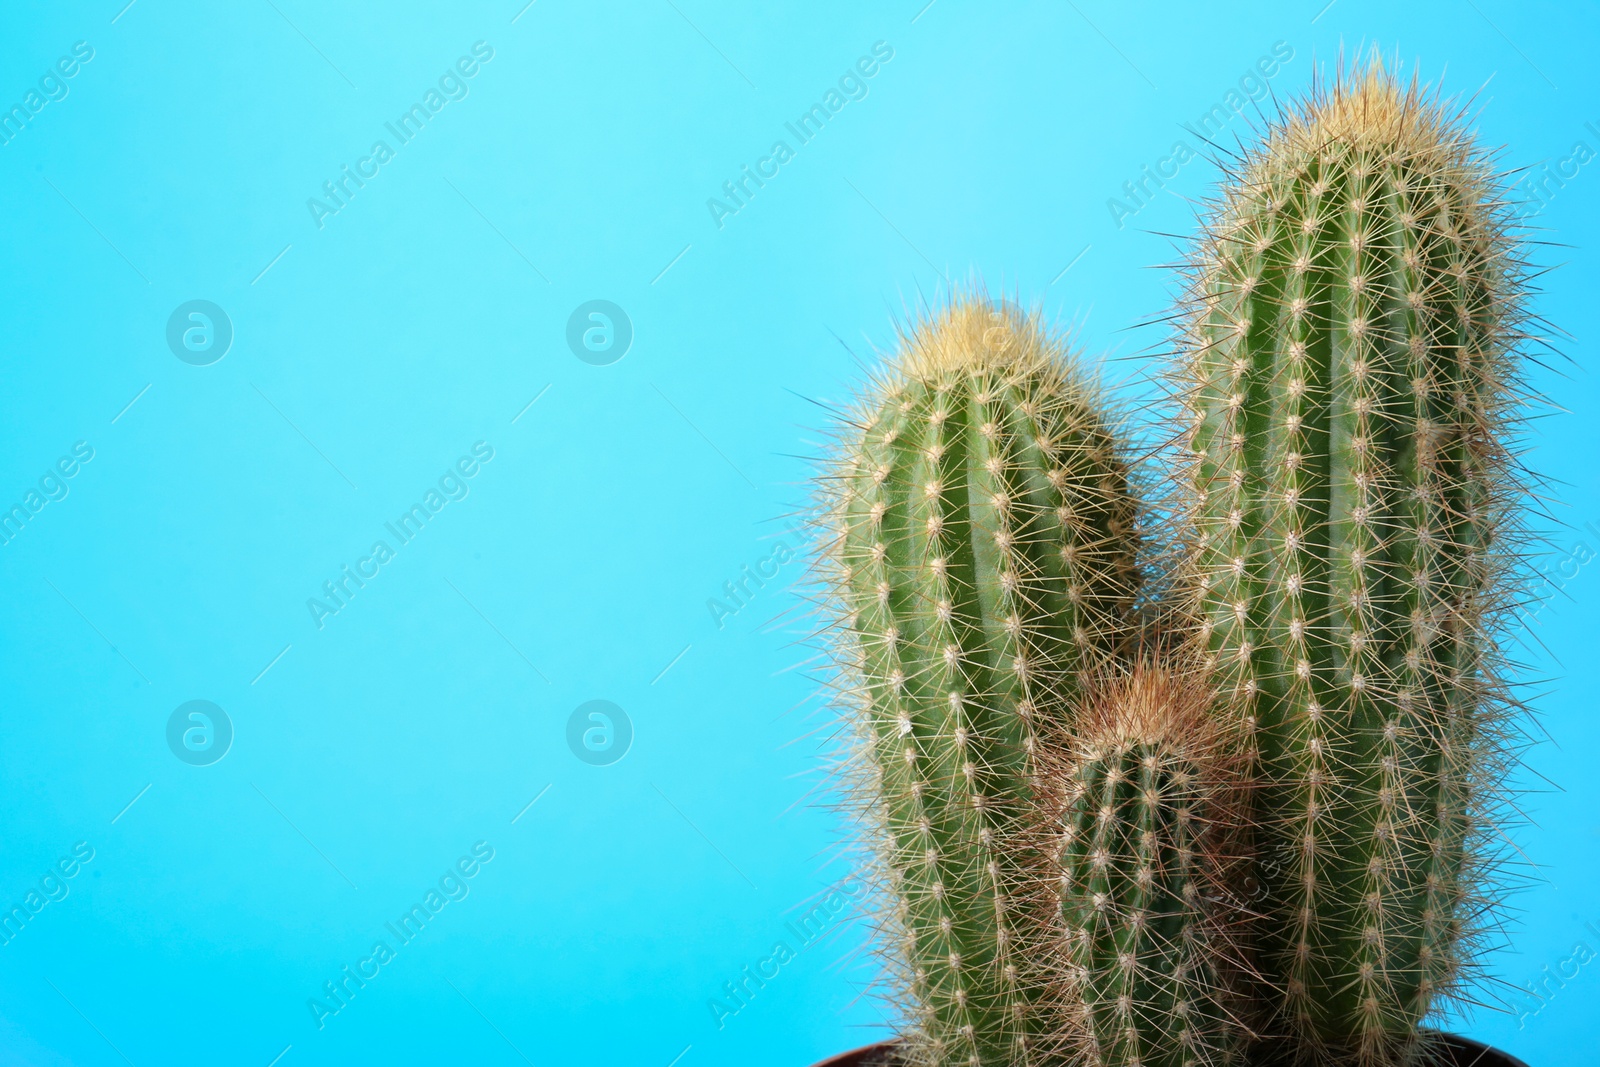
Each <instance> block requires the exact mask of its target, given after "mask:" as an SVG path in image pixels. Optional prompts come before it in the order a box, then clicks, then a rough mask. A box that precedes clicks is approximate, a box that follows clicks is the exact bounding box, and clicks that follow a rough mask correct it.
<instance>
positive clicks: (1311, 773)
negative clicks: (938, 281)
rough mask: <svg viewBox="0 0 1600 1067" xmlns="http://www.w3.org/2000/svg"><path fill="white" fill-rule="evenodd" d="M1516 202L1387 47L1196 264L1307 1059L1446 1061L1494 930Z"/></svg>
mask: <svg viewBox="0 0 1600 1067" xmlns="http://www.w3.org/2000/svg"><path fill="white" fill-rule="evenodd" d="M1502 192H1503V189H1502V187H1501V186H1500V184H1499V180H1498V179H1497V178H1496V177H1495V176H1494V174H1493V172H1492V170H1491V166H1490V162H1489V160H1488V158H1487V157H1486V156H1485V154H1484V153H1483V151H1482V150H1481V149H1480V148H1479V147H1478V146H1477V144H1476V143H1475V141H1474V140H1473V138H1472V137H1471V135H1470V133H1469V132H1468V130H1467V128H1466V124H1465V119H1464V118H1463V116H1461V115H1459V114H1455V113H1452V112H1451V111H1449V110H1447V108H1446V107H1445V105H1443V104H1442V103H1441V102H1440V101H1439V100H1438V98H1437V97H1436V96H1427V95H1425V94H1424V93H1423V92H1422V91H1421V90H1420V89H1419V88H1418V85H1417V82H1416V80H1415V79H1414V78H1413V80H1412V81H1411V84H1410V86H1409V87H1408V88H1403V87H1402V86H1401V85H1400V84H1399V83H1398V81H1397V79H1396V78H1395V76H1394V74H1393V73H1392V72H1391V71H1389V70H1386V69H1385V68H1384V66H1383V64H1382V62H1381V61H1380V60H1379V59H1378V58H1377V57H1376V56H1374V58H1373V59H1372V60H1371V61H1370V62H1369V63H1368V64H1366V65H1364V66H1359V67H1358V68H1357V69H1355V70H1353V71H1351V72H1349V73H1348V74H1345V75H1343V76H1341V77H1340V78H1338V79H1336V80H1335V82H1334V83H1333V84H1331V85H1324V86H1323V87H1321V88H1319V89H1314V90H1313V92H1312V94H1311V96H1310V98H1309V99H1308V100H1306V101H1305V102H1303V103H1301V104H1299V105H1295V106H1293V107H1291V108H1290V109H1288V110H1287V111H1286V112H1285V115H1284V117H1283V119H1282V120H1281V121H1279V122H1276V123H1274V124H1272V125H1271V127H1270V128H1269V130H1268V131H1267V136H1266V137H1265V139H1264V144H1263V145H1262V146H1261V147H1259V148H1258V149H1256V150H1253V151H1251V152H1249V153H1248V154H1247V155H1246V156H1245V157H1244V158H1243V160H1242V161H1241V162H1240V165H1239V167H1238V169H1237V171H1236V174H1235V176H1234V179H1233V180H1232V181H1231V182H1230V183H1229V184H1228V185H1227V186H1225V190H1224V194H1223V197H1222V199H1221V202H1220V203H1219V204H1218V205H1217V210H1216V213H1215V215H1214V217H1213V221H1212V223H1211V225H1210V228H1209V230H1208V232H1207V233H1206V234H1205V235H1204V236H1203V238H1202V240H1201V242H1200V244H1199V246H1198V252H1197V255H1196V257H1195V259H1194V261H1193V263H1192V270H1191V274H1190V279H1191V284H1192V286H1193V288H1192V291H1191V293H1190V299H1191V305H1192V320H1191V327H1192V344H1191V346H1190V358H1189V359H1188V361H1187V366H1186V367H1185V369H1184V370H1183V371H1182V372H1181V375H1180V384H1181V386H1182V389H1183V391H1184V392H1185V393H1186V395H1187V401H1188V404H1189V406H1190V408H1191V414H1192V424H1191V429H1190V436H1189V441H1188V444H1189V447H1190V448H1191V449H1192V450H1193V468H1192V482H1193V487H1194V501H1195V502H1194V510H1195V520H1194V522H1195V525H1194V532H1195V542H1196V552H1195V561H1196V568H1195V578H1196V596H1197V598H1198V603H1199V610H1200V618H1201V626H1202V630H1203V633H1204V635H1205V637H1206V640H1207V642H1208V644H1209V648H1210V650H1211V653H1212V655H1213V657H1214V663H1215V666H1216V668H1217V670H1218V672H1219V673H1218V683H1219V684H1220V685H1221V686H1222V687H1223V688H1224V689H1225V690H1226V693H1227V699H1228V700H1229V701H1230V703H1231V705H1232V706H1233V707H1234V708H1236V709H1237V711H1238V714H1239V715H1240V716H1241V719H1242V721H1243V723H1244V724H1245V727H1246V729H1247V730H1248V731H1249V739H1248V742H1247V746H1246V747H1247V749H1248V752H1249V755H1250V756H1251V757H1252V758H1253V759H1254V765H1255V768H1256V773H1257V775H1258V777H1259V784H1258V788H1257V789H1256V791H1255V800H1256V803H1255V819H1256V821H1257V823H1258V825H1259V833H1260V838H1261V840H1260V848H1261V851H1262V854H1263V856H1267V855H1270V856H1272V857H1273V858H1274V862H1267V863H1263V864H1262V866H1261V871H1262V872H1263V878H1264V881H1265V893H1264V900H1263V902H1262V905H1261V907H1262V910H1263V913H1264V915H1263V921H1262V922H1261V923H1260V924H1259V926H1260V929H1261V931H1262V936H1261V941H1260V944H1259V952H1260V956H1261V964H1262V967H1263V970H1264V971H1265V972H1266V974H1267V977H1268V978H1269V979H1270V980H1271V981H1272V982H1273V984H1274V985H1275V987H1276V991H1275V993H1274V995H1273V998H1272V999H1273V1004H1272V1005H1271V1007H1272V1010H1273V1011H1274V1012H1275V1018H1274V1027H1275V1029H1276V1030H1278V1031H1279V1032H1280V1033H1282V1034H1283V1035H1285V1036H1286V1037H1287V1038H1288V1040H1287V1041H1286V1042H1283V1043H1281V1044H1275V1048H1284V1049H1287V1052H1286V1053H1277V1052H1274V1053H1272V1054H1273V1055H1284V1056H1285V1058H1287V1059H1289V1060H1291V1061H1293V1062H1297V1063H1323V1064H1332V1063H1339V1064H1353V1065H1362V1067H1377V1065H1380V1064H1394V1063H1401V1062H1406V1061H1407V1058H1408V1057H1412V1056H1415V1055H1419V1054H1420V1053H1421V1051H1422V1050H1420V1049H1419V1047H1418V1045H1417V1040H1418V1036H1417V1035H1418V1033H1419V1031H1418V1024H1419V1023H1420V1022H1421V1021H1422V1020H1423V1019H1424V1017H1425V1016H1427V1015H1428V1014H1429V1013H1430V1012H1433V1011H1436V1010H1438V1009H1439V1008H1440V1007H1441V1005H1442V1004H1443V1003H1444V1002H1445V999H1447V998H1449V997H1450V996H1453V995H1456V994H1457V993H1458V991H1459V990H1460V988H1461V983H1462V981H1463V979H1464V978H1465V977H1468V976H1469V973H1470V971H1471V970H1472V967H1473V964H1474V961H1475V958H1476V955H1477V947H1478V944H1479V939H1480V937H1481V936H1482V933H1483V931H1484V930H1486V929H1487V928H1488V923H1487V922H1486V918H1485V915H1484V914H1483V913H1484V910H1485V909H1486V908H1488V907H1490V906H1491V905H1490V903H1489V898H1488V897H1486V895H1485V894H1483V893H1482V892H1481V891H1479V889H1478V888H1477V887H1478V886H1479V885H1480V883H1481V880H1482V879H1483V878H1484V877H1486V876H1487V875H1488V873H1490V869H1491V867H1492V863H1493V860H1494V858H1495V857H1494V855H1493V853H1492V850H1491V849H1490V848H1489V846H1488V845H1487V844H1486V843H1485V839H1486V838H1487V836H1488V828H1487V826H1486V819H1487V817H1488V816H1490V815H1491V814H1493V813H1494V811H1495V808H1496V804H1497V797H1498V794H1497V792H1496V790H1497V788H1498V781H1499V780H1500V777H1501V772H1502V771H1503V768H1504V765H1505V763H1506V762H1507V756H1506V751H1507V750H1506V736H1507V731H1508V730H1509V729H1511V728H1513V724H1514V719H1513V718H1512V717H1511V716H1512V713H1513V712H1514V711H1515V710H1516V708H1515V703H1514V701H1513V700H1512V699H1511V697H1510V696H1509V695H1508V691H1507V689H1506V687H1505V684H1504V682H1503V681H1502V680H1501V673H1502V670H1503V659H1502V655H1501V653H1500V651H1499V649H1498V647H1497V644H1496V639H1495V638H1496V634H1497V632H1498V628H1499V627H1500V626H1501V625H1502V624H1503V621H1504V617H1505V613H1506V611H1507V609H1508V608H1509V607H1511V606H1512V599H1513V595H1514V593H1515V586H1516V582H1515V578H1516V573H1517V565H1518V563H1519V555H1520V553H1521V551H1522V548H1521V546H1522V545H1523V543H1524V542H1523V538H1522V530H1523V528H1522V526H1521V522H1520V519H1519V517H1518V512H1517V510H1516V509H1517V507H1518V505H1519V504H1520V502H1521V500H1522V498H1523V497H1524V496H1525V492H1526V488H1525V486H1526V477H1525V475H1524V473H1523V472H1522V470H1521V468H1520V466H1519V465H1518V463H1517V462H1516V459H1515V457H1514V455H1513V451H1512V448H1511V442H1512V438H1513V436H1514V434H1515V431H1516V427H1517V422H1516V419H1517V411H1518V406H1519V404H1520V403H1521V402H1522V400H1523V399H1525V396H1524V393H1523V391H1522V384H1521V382H1522V379H1521V370H1520V365H1519V359H1518V350H1519V347H1520V343H1521V341H1522V339H1523V335H1522V334H1521V333H1520V332H1519V330H1520V324H1521V321H1522V314H1523V313H1522V294H1523V292H1524V291H1525V281H1524V278H1525V270H1524V268H1523V266H1522V263H1521V260H1520V258H1519V253H1518V251H1517V246H1516V244H1515V243H1514V241H1513V240H1512V238H1511V234H1510V232H1509V227H1510V225H1511V219H1510V217H1509V213H1508V211H1507V210H1506V209H1505V208H1504V207H1503V206H1502V205H1501V202H1500V197H1501V193H1502Z"/></svg>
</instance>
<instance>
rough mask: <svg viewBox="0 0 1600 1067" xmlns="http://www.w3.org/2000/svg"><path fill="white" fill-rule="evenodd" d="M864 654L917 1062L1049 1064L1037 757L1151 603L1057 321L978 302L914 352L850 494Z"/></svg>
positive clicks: (849, 600) (873, 759)
mask: <svg viewBox="0 0 1600 1067" xmlns="http://www.w3.org/2000/svg"><path fill="white" fill-rule="evenodd" d="M831 483H832V486H833V490H832V492H833V494H834V498H833V500H832V501H831V503H830V508H831V511H832V523H831V525H832V528H833V530H834V533H835V536H836V537H837V541H836V544H835V548H834V550H833V557H832V558H833V563H834V565H835V567H836V570H837V574H836V575H835V576H834V580H835V581H836V582H837V585H838V588H837V589H836V593H837V595H838V596H839V598H840V600H841V601H842V607H843V610H844V612H845V615H846V621H847V625H846V627H845V633H844V635H843V641H842V647H845V648H848V649H849V650H850V651H848V652H847V653H845V656H846V665H847V668H848V670H849V675H850V676H851V677H853V678H854V679H855V681H854V683H853V685H854V696H855V698H856V699H854V700H853V703H854V704H856V705H857V706H858V707H859V708H860V716H859V720H858V727H859V729H860V733H861V734H862V740H863V744H864V755H865V756H866V757H867V758H866V760H865V763H866V771H865V777H864V781H863V789H864V790H865V796H863V797H862V798H861V799H862V800H863V801H864V804H863V807H864V809H865V810H866V811H867V812H868V813H869V815H870V817H871V818H873V819H874V820H875V821H877V822H878V824H879V826H878V831H877V833H878V837H879V838H880V849H881V851H880V855H879V857H878V859H879V862H880V866H881V868H882V873H883V876H884V883H885V885H886V888H887V889H888V890H889V892H890V894H891V897H892V898H893V899H894V901H895V906H894V908H893V911H894V913H895V914H894V917H893V923H894V930H895V931H896V937H897V943H896V944H894V945H891V946H889V949H888V951H889V955H890V957H891V959H892V960H894V961H896V962H897V964H898V970H899V971H900V972H901V974H900V978H901V979H902V980H903V984H904V986H905V990H904V991H905V993H906V994H907V1001H908V1003H906V1004H905V1005H904V1007H905V1009H906V1013H907V1015H908V1016H909V1022H910V1023H911V1029H910V1032H908V1034H907V1035H906V1036H907V1038H908V1045H909V1048H910V1054H911V1056H912V1058H913V1060H914V1061H917V1062H922V1063H937V1064H964V1065H989V1064H995V1065H1000V1064H1004V1065H1008V1067H1011V1065H1023V1064H1040V1063H1045V1062H1049V1060H1048V1055H1049V1052H1048V1047H1047V1046H1048V1044H1049V1036H1050V1033H1051V1024H1050V1023H1049V1021H1048V1019H1047V1015H1048V1011H1047V1009H1046V1006H1045V1005H1043V1004H1041V1000H1042V999H1043V997H1044V990H1045V988H1046V985H1047V984H1046V983H1044V982H1043V981H1042V980H1041V979H1040V967H1041V966H1042V965H1043V961H1042V960H1041V959H1040V958H1039V956H1038V955H1037V954H1036V953H1034V952H1032V951H1030V946H1031V945H1032V944H1034V943H1035V940H1036V934H1035V932H1033V929H1032V927H1030V918H1031V916H1030V913H1029V908H1028V906H1027V905H1026V902H1027V901H1028V900H1030V899H1031V898H1030V897H1029V894H1030V893H1031V892H1033V891H1034V890H1033V886H1034V883H1035V882H1036V880H1037V875H1036V873H1035V872H1036V870H1037V865H1036V861H1035V860H1034V859H1032V858H1031V856H1030V852H1029V849H1028V847H1027V846H1026V845H1025V844H1024V843H1023V842H1024V840H1025V839H1026V838H1027V834H1026V833H1025V828H1026V827H1027V825H1028V823H1029V820H1030V819H1032V818H1033V809H1032V803H1033V797H1034V792H1035V789H1034V779H1033V775H1034V773H1035V767H1036V762H1035V761H1036V754H1037V751H1038V748H1039V746H1040V744H1041V743H1042V742H1043V741H1044V740H1046V739H1048V738H1049V737H1050V736H1051V735H1052V733H1053V731H1055V730H1056V729H1057V726H1058V724H1059V723H1060V722H1061V720H1062V719H1063V718H1064V715H1065V711H1064V708H1065V701H1067V700H1069V699H1070V698H1071V696H1072V694H1073V692H1074V690H1075V686H1076V684H1077V683H1076V679H1077V678H1078V677H1079V675H1080V673H1081V672H1082V671H1083V670H1085V669H1088V668H1089V667H1090V666H1092V665H1096V664H1100V663H1104V662H1105V661H1106V660H1107V659H1108V658H1109V657H1111V656H1113V655H1115V654H1116V652H1117V649H1118V646H1119V645H1120V644H1121V642H1122V641H1123V639H1124V637H1125V630H1126V628H1127V626H1128V624H1129V613H1130V607H1131V603H1132V600H1133V597H1134V594H1135V592H1136V591H1137V585H1138V582H1137V576H1138V572H1137V570H1136V565H1135V557H1136V547H1135V537H1134V528H1133V527H1134V518H1135V505H1134V499H1133V497H1132V495H1131V493H1130V489H1129V485H1128V473H1127V468H1126V465H1125V462H1124V459H1123V457H1122V455H1121V449H1120V447H1119V445H1118V442H1117V439H1116V438H1115V436H1114V434H1113V431H1112V429H1111V428H1110V426H1109V425H1108V424H1107V422H1106V420H1105V417H1104V416H1103V414H1102V413H1101V411H1100V409H1099V406H1098V404H1097V396H1096V393H1095V391H1094V390H1093V389H1092V388H1090V387H1089V385H1088V384H1087V383H1086V381H1085V380H1084V379H1083V378H1082V377H1081V375H1080V373H1079V372H1078V371H1077V370H1076V369H1075V368H1074V366H1073V365H1072V363H1071V361H1070V360H1069V359H1068V358H1067V356H1066V354H1065V352H1064V351H1063V350H1062V349H1061V347H1060V345H1059V344H1058V343H1057V342H1055V341H1054V340H1052V339H1051V338H1050V337H1048V336H1046V335H1045V334H1044V332H1043V331H1042V330H1041V329H1040V327H1039V325H1038V323H1037V322H1036V321H1035V320H1034V319H1033V318H1031V317H1029V316H1026V315H1023V314H1021V313H1019V312H1017V311H1015V310H1014V309H1011V308H1009V307H1006V306H997V305H993V304H990V303H988V302H986V301H984V300H981V299H976V298H968V299H961V300H957V301H956V302H955V303H954V304H953V305H952V306H951V307H949V308H948V309H946V310H945V311H943V312H941V313H940V314H938V315H937V316H936V317H934V319H933V320H932V321H931V322H927V323H924V324H923V325H922V326H920V327H919V328H918V329H916V330H915V331H913V332H912V333H911V334H910V335H909V336H907V337H905V338H904V339H903V352H902V353H901V356H900V358H899V359H898V360H897V361H895V363H894V364H893V365H892V366H890V367H889V369H888V370H887V371H886V372H885V374H884V375H883V376H882V378H881V379H880V380H879V381H877V382H875V383H874V386H873V388H872V389H871V390H869V393H868V395H867V396H866V397H865V398H864V400H863V403H862V405H861V410H860V412H859V414H858V417H857V418H856V419H855V420H853V422H852V428H851V430H850V431H849V435H848V439H847V441H846V442H845V447H844V449H843V455H842V458H841V460H840V462H839V465H838V468H837V470H836V472H835V476H834V478H833V479H832V480H831Z"/></svg>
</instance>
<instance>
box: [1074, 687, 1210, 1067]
mask: <svg viewBox="0 0 1600 1067" xmlns="http://www.w3.org/2000/svg"><path fill="white" fill-rule="evenodd" d="M1210 703H1211V693H1210V691H1209V690H1208V689H1206V688H1205V687H1203V686H1200V685H1197V684H1195V682H1194V681H1193V680H1192V678H1188V677H1185V676H1184V675H1181V674H1178V673H1175V672H1173V671H1171V670H1167V669H1161V668H1150V667H1141V668H1139V669H1137V670H1136V671H1135V672H1134V673H1133V674H1132V675H1131V676H1120V677H1114V678H1108V679H1107V680H1106V683H1105V684H1103V685H1100V686H1096V687H1095V689H1094V691H1093V692H1092V693H1091V694H1090V696H1089V697H1088V699H1087V700H1086V701H1085V702H1084V704H1083V705H1082V707H1081V709H1080V711H1079V715H1078V717H1077V720H1076V722H1075V723H1074V730H1073V732H1074V735H1075V738H1074V740H1073V741H1072V742H1071V743H1070V744H1069V745H1068V746H1067V748H1066V752H1067V754H1068V762H1066V763H1065V764H1064V765H1063V766H1061V767H1060V768H1059V769H1058V770H1057V771H1056V773H1055V774H1054V775H1052V776H1051V777H1052V779H1053V780H1054V784H1055V788H1057V789H1059V790H1061V791H1062V792H1063V793H1064V795H1063V797H1062V801H1061V803H1060V808H1059V810H1060V811H1061V815H1060V819H1059V836H1058V839H1057V841H1058V843H1057V851H1056V855H1057V859H1058V861H1059V863H1060V870H1061V875H1060V887H1059V891H1060V909H1061V928H1062V933H1063V936H1064V939H1065V942H1066V950H1065V956H1066V966H1067V980H1068V982H1069V986H1068V989H1069V990H1070V1003H1072V1004H1073V1005H1074V1007H1075V1008H1076V1010H1077V1017H1076V1018H1075V1019H1074V1020H1073V1025H1072V1027H1071V1030H1070V1033H1071V1035H1072V1038H1073V1041H1072V1045H1073V1048H1074V1051H1075V1053H1076V1055H1075V1056H1074V1057H1073V1061H1074V1062H1076V1063H1081V1064H1085V1065H1094V1067H1100V1065H1106V1067H1110V1065H1133V1064H1138V1065H1142V1067H1207V1065H1213V1064H1223V1063H1232V1062H1236V1061H1237V1053H1238V1049H1239V1040H1238V1037H1239V1033H1240V1028H1239V1027H1238V1026H1237V1025H1236V1024H1235V1022H1234V1019H1233V1017H1232V1014H1231V1006H1230V1002H1231V999H1232V998H1231V996H1230V991H1229V990H1228V989H1227V988H1226V986H1225V983H1226V982H1228V981H1229V980H1231V979H1232V978H1233V977H1234V974H1235V973H1236V971H1237V968H1238V966H1239V964H1238V955H1237V953H1238V950H1237V949H1236V948H1235V947H1234V946H1233V945H1232V944H1231V937H1230V936H1229V933H1230V932H1229V929H1228V925H1227V924H1228V916H1227V914H1226V912H1225V911H1224V908H1225V907H1226V903H1225V901H1226V878H1227V876H1228V873H1229V872H1230V871H1231V870H1233V869H1234V868H1235V867H1236V866H1237V858H1236V856H1235V854H1234V849H1235V848H1236V846H1237V844H1238V843H1239V842H1238V837H1237V832H1236V823H1235V821H1234V820H1235V818H1236V804H1237V787H1236V785H1235V783H1234V782H1233V781H1232V779H1231V774H1230V767H1231V765H1232V757H1231V754H1230V753H1229V751H1228V749H1227V748H1226V747H1225V746H1224V745H1223V744H1222V743H1221V741H1222V738H1221V735H1220V734H1219V731H1218V729H1217V728H1216V726H1215V725H1214V724H1213V722H1212V720H1211V708H1210Z"/></svg>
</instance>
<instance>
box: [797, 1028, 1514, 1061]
mask: <svg viewBox="0 0 1600 1067" xmlns="http://www.w3.org/2000/svg"><path fill="white" fill-rule="evenodd" d="M1438 1036H1439V1038H1440V1040H1441V1043H1442V1044H1444V1045H1446V1046H1448V1047H1449V1048H1450V1050H1451V1051H1452V1052H1453V1053H1454V1054H1455V1055H1454V1057H1453V1060H1454V1067H1528V1065H1527V1064H1526V1063H1524V1062H1522V1061H1521V1060H1519V1059H1517V1058H1516V1057H1515V1056H1513V1055H1511V1053H1509V1052H1502V1051H1500V1050H1499V1049H1497V1048H1493V1047H1491V1046H1489V1045H1485V1044H1484V1043H1483V1042H1481V1041H1474V1040H1473V1039H1472V1038H1470V1037H1462V1036H1460V1035H1459V1034H1443V1033H1441V1034H1439V1035H1438ZM898 1043H899V1039H898V1038H890V1039H889V1040H887V1041H875V1042H873V1043H872V1044H870V1045H863V1046H861V1047H860V1048H856V1049H851V1050H850V1051H849V1052H841V1053H840V1054H839V1055H837V1056H832V1057H829V1058H828V1059H825V1060H823V1061H821V1062H820V1063H817V1064H815V1065H814V1067H857V1065H858V1064H859V1063H861V1061H862V1060H864V1059H865V1058H866V1057H867V1056H868V1055H869V1054H870V1053H873V1052H887V1051H889V1050H890V1049H892V1048H893V1047H894V1046H895V1045H896V1044H898ZM1441 1067H1445V1065H1441Z"/></svg>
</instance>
